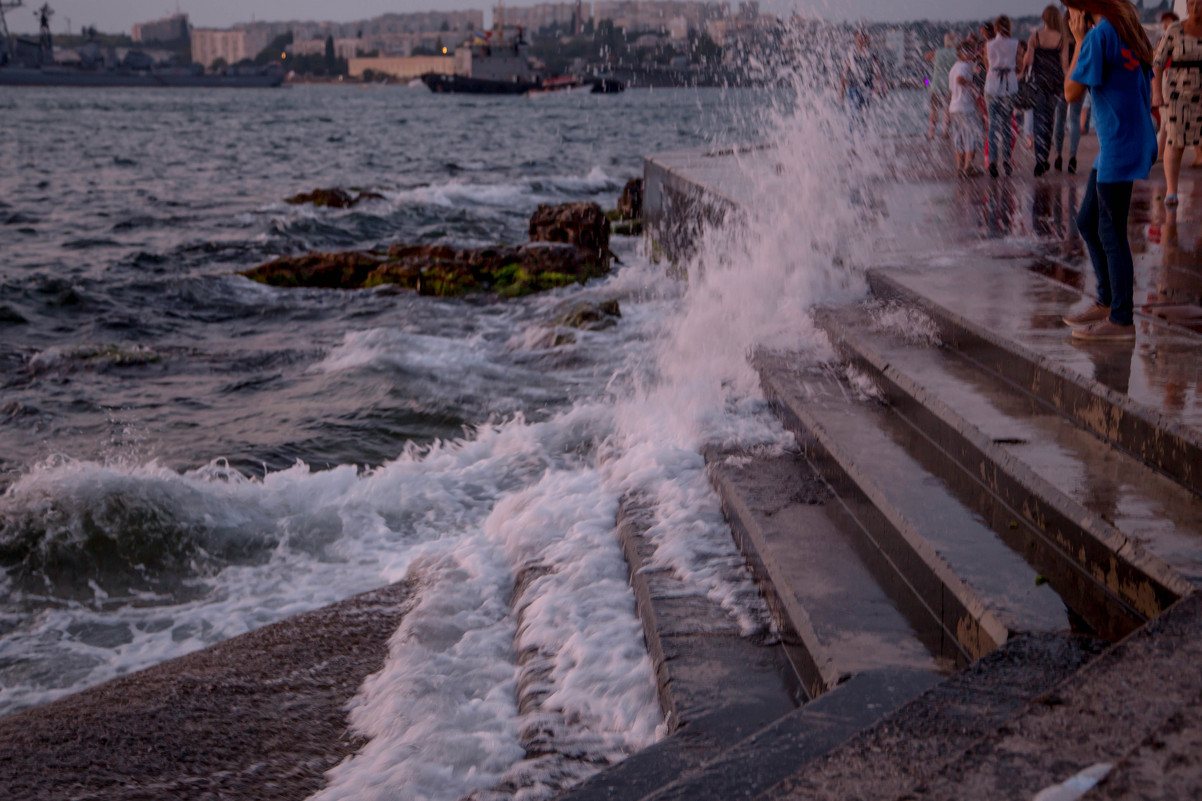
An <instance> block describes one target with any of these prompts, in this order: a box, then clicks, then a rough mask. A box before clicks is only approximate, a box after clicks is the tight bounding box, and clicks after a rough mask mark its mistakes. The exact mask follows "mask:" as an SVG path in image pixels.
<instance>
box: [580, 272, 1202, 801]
mask: <svg viewBox="0 0 1202 801" xmlns="http://www.w3.org/2000/svg"><path fill="white" fill-rule="evenodd" d="M869 284H870V286H871V288H872V297H871V298H870V299H869V300H867V301H865V302H864V303H862V304H859V305H857V306H853V307H847V308H840V309H823V310H819V311H818V312H817V313H816V321H817V322H818V324H819V326H820V327H821V328H822V329H824V330H825V331H826V332H827V334H828V335H829V337H830V339H831V342H832V344H833V345H834V346H835V350H836V352H837V353H838V354H839V360H838V361H837V362H835V363H830V364H823V365H818V366H814V365H805V364H804V363H802V362H801V361H800V360H799V358H797V357H795V356H793V355H791V354H788V353H773V352H760V353H757V354H755V356H754V358H753V362H754V365H755V367H756V368H757V369H758V371H759V373H760V378H761V384H762V386H763V389H764V393H765V395H766V396H767V398H768V399H769V400H770V402H771V403H772V405H773V407H774V408H775V410H776V411H777V413H778V415H779V417H780V419H781V421H782V422H783V423H784V425H785V426H786V427H787V428H788V429H790V430H791V431H792V432H793V433H794V435H795V438H796V441H797V446H798V448H797V452H796V453H794V454H786V455H784V456H771V457H765V456H763V455H758V454H748V453H728V452H722V451H719V450H717V449H714V450H712V451H710V452H707V453H706V459H707V462H708V464H709V469H710V474H711V477H712V481H713V484H714V486H715V488H716V490H717V492H718V494H719V496H720V498H721V500H722V503H723V508H724V510H725V513H726V515H727V518H728V519H729V521H730V523H731V528H732V532H733V535H734V537H735V540H736V542H737V543H738V544H739V546H740V548H741V549H742V551H743V553H744V554H745V555H746V558H747V562H748V565H749V566H750V568H751V570H752V572H753V574H754V575H755V577H756V580H757V582H758V583H759V585H760V587H761V590H762V592H763V595H764V597H765V598H766V599H767V601H768V603H769V607H770V608H771V610H772V613H773V616H774V618H775V622H776V624H777V628H778V629H779V631H780V635H781V644H780V654H781V655H783V658H784V659H785V660H786V661H787V664H788V666H789V668H790V670H788V671H787V673H788V674H789V676H791V677H792V678H793V679H794V680H795V681H796V683H797V684H798V685H799V686H800V691H799V692H795V693H794V695H795V697H796V698H797V700H798V701H799V702H800V706H799V708H796V709H791V708H788V707H786V706H785V705H783V704H781V705H778V706H775V707H774V706H772V705H771V704H769V705H768V706H764V705H763V704H761V705H760V706H759V707H758V709H759V712H758V715H757V718H756V719H757V720H761V721H764V723H763V725H762V726H761V727H760V728H759V729H758V730H756V731H754V732H751V733H747V732H746V731H745V730H744V731H741V732H740V734H742V735H745V736H741V737H739V738H738V739H737V740H734V741H731V742H725V743H722V744H717V743H714V744H713V747H711V748H709V749H708V750H706V751H704V752H703V753H702V752H697V753H694V755H693V758H692V759H689V760H685V761H677V760H673V759H672V758H670V757H667V758H664V755H666V754H668V753H669V752H670V751H671V750H672V749H673V748H679V747H680V746H679V742H680V741H681V740H678V738H683V739H685V740H687V738H688V737H689V736H690V730H691V729H690V727H691V726H692V723H691V721H690V720H689V719H688V715H687V714H686V715H684V716H683V717H682V718H681V719H680V720H678V721H677V723H678V725H679V730H678V733H677V734H676V735H674V736H673V737H670V738H668V740H665V741H664V742H663V743H661V744H659V745H658V746H656V748H655V749H651V750H652V751H656V750H657V749H659V753H660V756H661V758H660V759H659V760H658V761H656V760H654V759H649V758H648V756H647V754H646V753H644V754H639V755H636V756H634V757H632V758H631V759H630V760H628V762H627V763H624V764H623V765H622V766H619V768H618V770H624V771H626V772H627V774H628V775H635V774H638V775H642V776H643V781H641V782H639V783H638V785H637V789H636V788H635V787H634V786H633V785H630V784H628V783H625V782H616V783H615V782H608V783H607V782H606V776H607V774H605V773H603V774H601V775H600V776H599V777H596V779H595V780H594V781H593V782H586V783H585V785H582V786H581V787H580V788H577V789H576V790H574V791H572V792H569V793H568V794H567V795H566V796H564V797H565V798H572V799H584V798H590V799H591V798H607V799H619V798H622V799H646V800H647V801H650V799H662V800H665V801H666V799H685V798H689V799H709V798H713V799H729V798H749V799H750V798H758V799H781V798H790V799H793V798H798V799H800V798H831V799H835V798H839V799H845V798H901V797H904V798H907V799H909V798H927V797H931V798H934V797H939V798H944V797H949V798H950V797H955V798H963V799H967V798H982V799H986V798H998V797H1024V796H1023V794H1024V793H1026V794H1027V795H1026V797H1030V796H1031V795H1033V794H1034V793H1035V792H1037V791H1038V790H1039V789H1041V788H1043V787H1047V786H1050V785H1052V784H1055V783H1057V782H1060V781H1064V780H1065V779H1067V778H1069V777H1070V776H1072V775H1073V774H1074V773H1076V772H1077V771H1078V770H1081V769H1084V768H1086V767H1089V766H1090V764H1092V762H1090V761H1088V760H1093V761H1106V762H1113V763H1117V764H1119V771H1118V772H1117V773H1116V776H1117V777H1118V778H1116V779H1115V781H1114V782H1110V783H1109V786H1110V787H1112V788H1113V787H1115V786H1118V784H1116V782H1121V781H1123V780H1124V779H1123V771H1124V770H1126V771H1127V774H1126V775H1128V776H1130V775H1137V774H1139V773H1140V771H1141V770H1145V768H1146V765H1144V764H1143V763H1141V762H1140V760H1141V759H1143V760H1144V762H1147V761H1148V760H1149V759H1152V757H1151V756H1148V755H1149V754H1154V753H1155V752H1156V749H1155V748H1154V747H1152V746H1150V745H1148V743H1150V742H1152V743H1154V742H1155V741H1157V740H1156V738H1157V737H1158V732H1160V731H1161V730H1162V729H1165V728H1166V727H1168V728H1172V726H1173V725H1176V724H1172V721H1173V720H1181V719H1186V720H1188V719H1190V715H1191V714H1192V712H1193V711H1195V710H1196V709H1197V708H1198V707H1199V699H1200V698H1202V677H1198V676H1197V670H1196V664H1194V665H1191V662H1190V660H1191V659H1193V657H1192V656H1190V654H1193V653H1194V652H1196V651H1202V645H1200V644H1199V643H1198V642H1197V639H1198V638H1197V634H1198V633H1199V632H1200V631H1202V622H1200V621H1202V614H1200V610H1202V601H1200V600H1199V596H1197V595H1195V594H1194V588H1195V586H1196V585H1197V584H1198V583H1199V582H1202V400H1200V399H1199V398H1197V396H1196V395H1197V393H1196V392H1195V397H1194V398H1192V399H1190V398H1189V397H1188V393H1182V392H1181V391H1178V390H1176V389H1175V388H1177V387H1180V386H1181V385H1182V384H1184V385H1185V386H1187V387H1188V386H1193V387H1195V388H1196V387H1198V386H1202V358H1200V354H1202V336H1199V335H1198V334H1197V333H1195V332H1193V331H1191V330H1188V329H1186V328H1179V327H1176V326H1174V325H1172V324H1170V323H1166V322H1165V321H1163V320H1160V319H1157V318H1155V317H1151V316H1148V315H1139V318H1138V320H1137V326H1138V340H1137V342H1136V343H1135V345H1134V346H1132V345H1130V344H1126V345H1088V346H1081V345H1077V344H1074V343H1073V342H1072V340H1071V339H1070V337H1069V336H1068V330H1067V329H1066V328H1064V327H1063V325H1062V324H1061V323H1060V316H1061V315H1063V314H1064V313H1066V312H1067V311H1069V310H1070V308H1073V307H1074V306H1080V305H1081V304H1082V303H1084V302H1087V301H1086V300H1085V299H1084V298H1083V296H1082V295H1081V294H1080V293H1079V292H1078V291H1076V290H1074V289H1072V288H1069V287H1065V286H1063V285H1061V284H1058V283H1056V282H1054V281H1052V280H1049V279H1048V278H1047V277H1045V276H1043V275H1039V274H1038V273H1037V272H1035V271H1033V270H1028V269H1026V268H1025V267H1023V266H1022V265H1021V264H1020V263H1016V262H1015V261H1014V260H1008V261H1003V260H988V259H981V260H980V261H979V262H976V263H968V264H965V265H962V266H960V267H958V268H957V269H955V270H952V271H944V272H942V273H941V272H938V271H932V270H906V269H888V270H877V271H873V272H871V273H870V275H869ZM1150 621H1154V622H1152V623H1149V622H1150ZM1119 642H1121V643H1122V645H1121V646H1118V647H1110V645H1109V644H1112V643H1119ZM1099 654H1101V656H1099ZM670 661H671V660H668V662H669V663H670ZM1174 664H1175V665H1176V666H1175V667H1174V666H1173V665H1174ZM727 673H728V675H729V671H727ZM1150 675H1159V676H1161V677H1162V678H1161V680H1160V683H1159V684H1157V685H1155V686H1148V685H1146V684H1144V680H1145V677H1147V676H1150ZM661 686H662V685H661ZM666 691H667V692H669V693H670V691H671V688H666ZM734 696H737V692H735V693H734ZM734 696H732V697H734ZM760 697H761V698H762V695H761V696H760ZM735 706H737V704H736V705H735ZM732 708H733V707H732ZM774 713H775V718H774V719H771V720H766V718H771V717H773V715H774ZM1194 720H1195V724H1194V725H1195V726H1196V718H1194ZM706 726H707V727H708V729H707V731H710V732H712V731H714V730H715V727H717V729H720V728H721V714H720V713H719V714H718V716H717V719H714V718H712V717H711V718H709V719H708V720H707V722H706ZM1177 728H1178V729H1180V728H1181V727H1180V726H1177ZM1186 728H1187V729H1188V726H1187V727H1186ZM1195 734H1196V732H1195ZM1058 738H1059V739H1058ZM732 739H733V738H732ZM1179 739H1180V738H1179ZM1187 739H1188V738H1187ZM674 741H677V742H675V743H674ZM1024 749H1026V750H1024ZM1185 750H1186V751H1188V748H1187V749H1185ZM1026 751H1030V753H1029V754H1028V757H1027V758H1026V759H1025V760H1022V759H1018V758H1017V757H1015V755H1016V754H1020V753H1026ZM1057 754H1059V757H1057V756H1055V755H1057ZM1141 755H1143V756H1141ZM1124 766H1125V767H1124ZM640 771H641V774H640ZM1007 771H1009V772H1007ZM1145 772H1147V771H1146V770H1145ZM1162 773H1163V771H1162ZM1191 777H1192V778H1191ZM602 786H604V790H603V791H602V790H601V789H600V788H602ZM1106 786H1107V785H1106V784H1104V785H1103V786H1101V787H1099V788H1098V789H1097V791H1096V792H1098V793H1104V792H1106ZM1175 786H1177V787H1193V792H1198V791H1199V788H1202V770H1195V772H1194V773H1193V774H1189V773H1186V774H1184V775H1178V777H1177V784H1176V785H1175ZM1099 797H1101V796H1099ZM1135 797H1140V795H1139V793H1138V792H1136V793H1135ZM1147 797H1155V795H1154V794H1153V795H1148V796H1147Z"/></svg>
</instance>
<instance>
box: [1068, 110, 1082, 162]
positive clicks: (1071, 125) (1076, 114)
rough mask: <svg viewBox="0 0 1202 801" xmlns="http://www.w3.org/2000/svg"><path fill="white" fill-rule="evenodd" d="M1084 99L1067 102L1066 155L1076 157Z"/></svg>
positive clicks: (1079, 142) (1079, 140)
mask: <svg viewBox="0 0 1202 801" xmlns="http://www.w3.org/2000/svg"><path fill="white" fill-rule="evenodd" d="M1083 105H1085V103H1084V101H1082V100H1078V101H1077V102H1076V103H1069V104H1068V155H1069V157H1070V158H1074V159H1075V158H1076V157H1077V146H1078V145H1080V144H1081V107H1082V106H1083Z"/></svg>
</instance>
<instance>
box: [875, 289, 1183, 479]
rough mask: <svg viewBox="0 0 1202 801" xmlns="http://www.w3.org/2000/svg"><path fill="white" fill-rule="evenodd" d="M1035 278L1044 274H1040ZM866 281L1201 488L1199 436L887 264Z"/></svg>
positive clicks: (984, 360)
mask: <svg viewBox="0 0 1202 801" xmlns="http://www.w3.org/2000/svg"><path fill="white" fill-rule="evenodd" d="M1040 280H1044V281H1046V280H1048V279H1044V278H1040ZM868 283H869V286H870V287H871V288H872V291H873V292H874V293H875V294H876V295H877V296H878V297H882V298H900V299H902V300H905V301H906V302H907V303H911V304H913V305H915V306H917V307H918V308H920V309H922V311H924V312H925V313H927V314H928V315H930V316H931V317H932V318H933V319H934V320H935V321H936V323H937V324H938V326H939V335H940V337H941V339H942V340H943V341H944V342H946V343H948V344H949V345H951V346H953V347H955V348H957V349H959V350H960V351H961V352H963V353H965V355H967V356H969V357H971V358H972V359H974V360H975V361H977V362H978V363H979V364H981V365H982V366H983V367H985V368H986V369H988V370H990V371H992V372H994V373H996V374H997V375H1000V376H1002V377H1003V378H1005V379H1007V380H1008V381H1011V382H1012V383H1014V384H1017V385H1018V386H1020V387H1022V388H1023V389H1024V390H1025V391H1027V392H1030V393H1032V394H1034V395H1035V396H1036V397H1038V398H1040V399H1041V400H1043V401H1044V402H1046V403H1048V404H1050V405H1052V406H1054V407H1055V408H1057V409H1059V410H1060V411H1061V412H1063V413H1064V414H1067V415H1068V416H1069V417H1071V418H1073V419H1074V420H1076V421H1078V422H1079V423H1080V424H1081V425H1082V426H1084V427H1085V428H1087V429H1089V430H1090V431H1093V432H1094V433H1095V434H1097V435H1098V436H1100V437H1102V438H1103V439H1105V440H1107V441H1109V442H1112V443H1113V444H1115V445H1117V446H1118V447H1120V448H1122V449H1123V450H1125V451H1127V452H1128V453H1130V454H1131V455H1133V456H1135V457H1136V458H1137V459H1140V460H1142V461H1143V462H1144V463H1146V464H1148V465H1151V466H1152V467H1155V468H1156V469H1158V470H1160V471H1162V472H1164V473H1165V474H1167V475H1168V476H1170V477H1172V478H1173V479H1175V480H1176V481H1178V482H1180V483H1181V484H1183V485H1185V486H1187V487H1189V488H1190V489H1191V490H1193V491H1194V492H1197V493H1200V494H1202V435H1200V434H1199V433H1198V432H1197V431H1194V430H1193V429H1191V428H1188V427H1186V426H1183V425H1180V424H1179V423H1177V422H1176V421H1173V420H1169V419H1166V418H1165V417H1164V416H1163V415H1161V414H1159V413H1158V412H1155V411H1153V410H1152V409H1148V408H1146V407H1144V406H1142V405H1140V404H1138V403H1136V402H1134V401H1132V400H1131V399H1130V398H1129V397H1127V396H1126V395H1122V394H1120V393H1118V392H1116V391H1114V390H1113V389H1111V388H1110V387H1107V386H1105V385H1103V384H1101V383H1099V382H1097V381H1094V380H1092V379H1090V378H1086V377H1085V376H1083V375H1081V374H1080V373H1078V372H1076V371H1074V370H1071V369H1069V368H1067V367H1065V366H1064V365H1060V364H1056V363H1055V362H1053V361H1051V360H1050V359H1048V358H1046V357H1044V356H1042V355H1041V354H1038V353H1035V352H1034V351H1032V350H1030V349H1028V348H1026V347H1023V346H1022V345H1020V344H1018V343H1016V342H1014V341H1012V340H1010V339H1007V338H1005V337H1002V336H999V335H997V334H995V333H993V332H992V331H990V330H989V329H987V328H985V327H984V326H981V325H978V324H976V323H974V322H973V321H972V320H969V319H967V318H965V317H963V316H962V315H959V314H957V313H955V312H953V311H951V310H950V309H947V308H945V307H943V306H942V305H940V304H938V303H936V302H934V301H932V300H930V299H929V298H926V297H924V296H922V295H921V294H919V293H917V292H915V291H913V290H911V289H910V288H909V287H907V286H906V285H905V284H904V283H903V281H902V280H899V279H898V278H897V277H895V276H893V275H891V274H890V273H889V272H887V271H884V270H869V272H868Z"/></svg>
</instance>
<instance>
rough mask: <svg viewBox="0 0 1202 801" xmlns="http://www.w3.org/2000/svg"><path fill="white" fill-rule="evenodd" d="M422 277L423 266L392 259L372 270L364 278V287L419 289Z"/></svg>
mask: <svg viewBox="0 0 1202 801" xmlns="http://www.w3.org/2000/svg"><path fill="white" fill-rule="evenodd" d="M421 278H422V271H421V268H419V267H416V266H414V265H412V264H406V263H404V262H398V261H390V262H388V263H386V264H381V265H380V266H379V267H377V268H376V269H374V270H372V271H371V272H370V273H369V274H368V276H367V278H366V279H365V280H364V282H363V288H364V289H373V288H375V287H378V286H399V287H402V288H404V289H417V286H418V284H419V283H421Z"/></svg>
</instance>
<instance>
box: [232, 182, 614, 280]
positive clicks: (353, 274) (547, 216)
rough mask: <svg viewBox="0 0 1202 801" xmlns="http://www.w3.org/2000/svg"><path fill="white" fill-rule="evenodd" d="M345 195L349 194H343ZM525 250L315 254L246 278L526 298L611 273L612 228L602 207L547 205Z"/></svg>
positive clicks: (418, 248) (413, 248)
mask: <svg viewBox="0 0 1202 801" xmlns="http://www.w3.org/2000/svg"><path fill="white" fill-rule="evenodd" d="M339 191H341V190H339ZM530 226H531V232H532V236H531V238H532V241H531V242H528V243H526V244H525V245H522V246H521V247H506V246H503V245H498V246H496V247H484V248H466V249H462V250H457V249H455V248H453V247H451V246H449V245H411V244H404V243H397V244H394V245H392V246H390V247H389V248H388V251H387V253H372V252H366V251H347V252H343V253H308V254H304V255H301V256H288V257H284V258H279V259H275V260H273V261H270V262H267V263H266V264H262V265H260V266H258V267H255V268H254V269H251V270H247V271H245V272H243V273H242V275H245V276H246V277H248V278H250V279H252V280H254V281H258V282H260V283H263V284H270V285H271V286H280V287H302V286H303V287H321V288H333V289H370V288H374V287H381V286H393V287H399V288H402V289H410V290H415V291H417V292H419V293H420V294H422V295H434V296H437V297H457V296H459V295H464V294H467V293H469V292H495V293H496V294H498V295H501V296H503V297H520V296H522V295H529V294H531V293H534V292H542V291H545V290H548V289H555V288H557V287H562V286H568V285H569V284H573V283H584V282H585V281H587V280H588V279H590V278H595V277H597V276H600V275H604V274H605V273H607V272H608V271H609V263H610V258H611V254H610V253H609V221H608V220H607V219H606V218H605V214H604V212H602V211H601V207H600V206H598V205H597V204H596V203H569V204H567V205H565V206H540V207H539V210H538V211H537V212H535V214H534V217H533V218H531V222H530Z"/></svg>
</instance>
